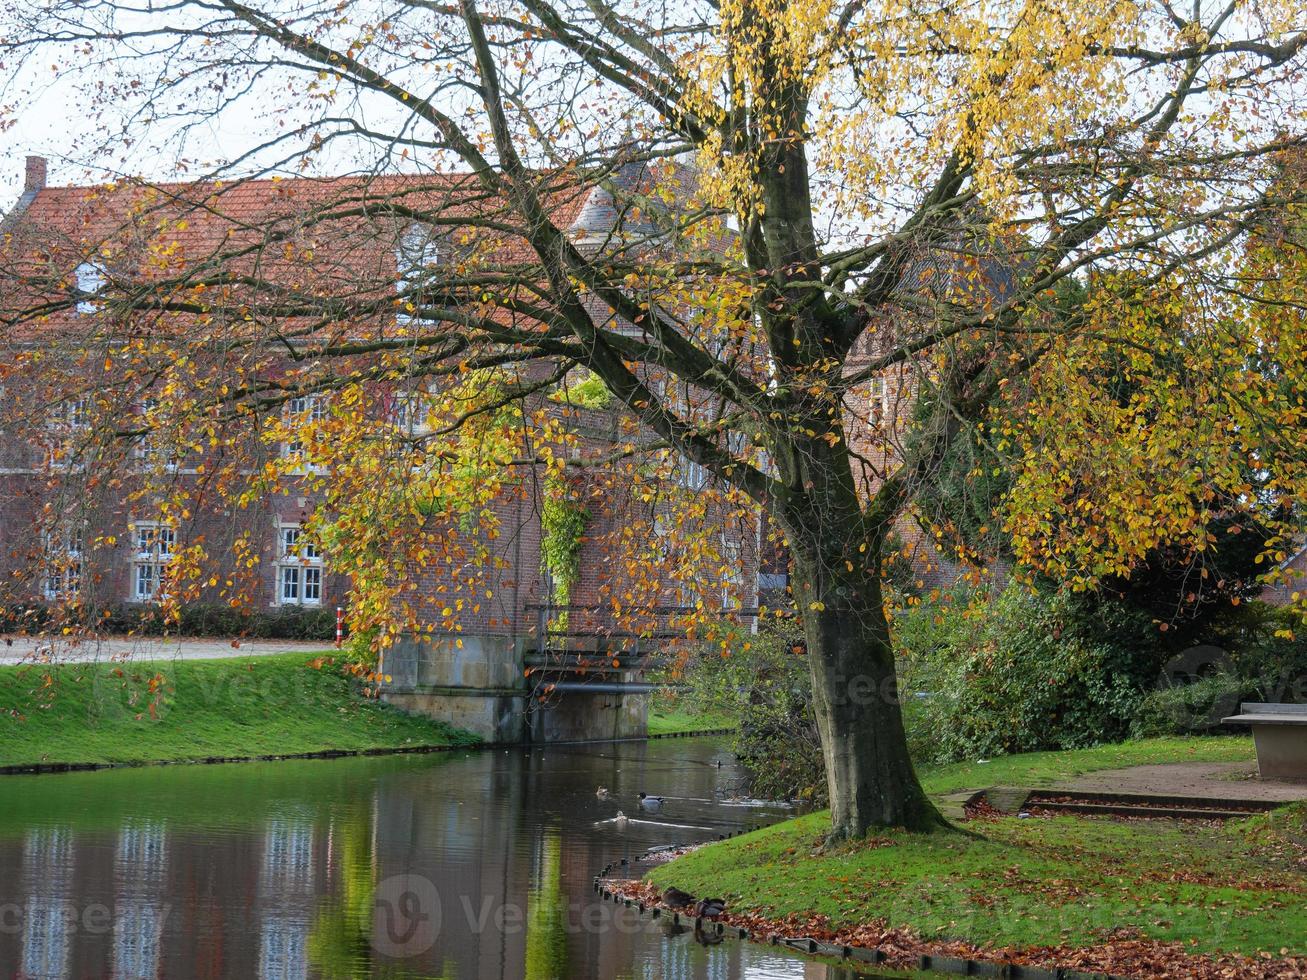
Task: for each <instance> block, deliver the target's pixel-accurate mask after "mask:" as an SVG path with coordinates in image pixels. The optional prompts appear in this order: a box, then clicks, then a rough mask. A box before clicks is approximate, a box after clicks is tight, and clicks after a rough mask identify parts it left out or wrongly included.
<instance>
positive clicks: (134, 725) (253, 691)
mask: <svg viewBox="0 0 1307 980" xmlns="http://www.w3.org/2000/svg"><path fill="white" fill-rule="evenodd" d="M0 731H2V732H3V735H4V737H3V738H0V765H29V764H33V763H107V762H144V761H155V760H169V761H175V760H188V759H204V758H208V757H212V756H222V757H247V756H258V755H289V754H296V753H303V752H320V751H325V750H342V751H361V750H364V749H374V748H401V747H412V746H419V745H451V744H454V745H458V744H469V743H470V742H474V741H476V739H475V738H474V737H472V736H469V735H467V734H466V733H462V732H458V731H455V730H454V729H451V728H449V727H448V726H446V725H442V724H438V723H435V722H430V721H427V720H426V719H423V718H416V717H413V716H411V715H406V714H404V713H403V712H400V711H397V710H395V709H393V708H390V707H388V706H386V705H383V704H379V703H378V702H376V701H374V700H369V699H367V698H364V697H362V696H361V695H360V694H359V693H358V692H357V690H356V689H355V685H354V684H353V683H352V682H351V680H350V679H349V678H348V677H346V676H345V675H344V674H342V673H341V671H340V669H339V668H338V667H337V666H335V665H333V664H331V663H329V662H327V661H324V660H323V659H322V658H321V657H310V656H309V655H307V654H286V655H283V656H260V657H248V658H247V657H232V658H229V659H223V660H194V661H184V660H179V661H157V662H146V661H135V660H133V661H128V662H124V663H99V664H63V665H60V666H57V667H53V668H51V667H45V666H40V665H24V666H18V667H4V668H0Z"/></svg>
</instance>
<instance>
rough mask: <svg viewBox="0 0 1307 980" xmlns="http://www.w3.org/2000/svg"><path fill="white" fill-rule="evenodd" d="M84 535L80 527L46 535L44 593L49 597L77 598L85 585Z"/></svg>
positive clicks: (42, 588)
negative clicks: (63, 532)
mask: <svg viewBox="0 0 1307 980" xmlns="http://www.w3.org/2000/svg"><path fill="white" fill-rule="evenodd" d="M84 541H85V536H84V532H83V530H82V529H81V528H80V527H74V528H71V529H69V530H68V531H67V533H65V534H62V535H59V534H49V533H47V534H46V535H45V580H44V582H43V583H42V586H41V592H42V594H43V595H44V596H45V598H47V599H50V600H60V599H71V598H75V597H76V596H77V594H78V592H79V591H80V590H81V588H82V549H83V547H84Z"/></svg>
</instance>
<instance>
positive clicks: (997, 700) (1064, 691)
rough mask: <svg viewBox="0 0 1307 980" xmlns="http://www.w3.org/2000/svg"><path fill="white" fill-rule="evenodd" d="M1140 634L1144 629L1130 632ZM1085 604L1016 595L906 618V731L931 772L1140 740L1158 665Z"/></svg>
mask: <svg viewBox="0 0 1307 980" xmlns="http://www.w3.org/2000/svg"><path fill="white" fill-rule="evenodd" d="M1117 625H1118V627H1121V628H1125V627H1133V626H1135V625H1137V624H1134V623H1133V621H1130V622H1127V623H1118V624H1117ZM1102 628H1103V627H1102V624H1101V623H1097V622H1096V621H1095V618H1094V617H1093V616H1089V615H1087V607H1086V604H1085V603H1084V602H1083V600H1081V599H1080V598H1078V597H1074V596H1070V595H1066V594H1061V593H1051V594H1049V593H1043V592H1039V591H1033V590H1030V589H1027V588H1025V587H1024V586H1021V585H1018V584H1015V583H1014V584H1010V585H1009V586H1008V587H1007V588H1005V589H1004V590H1003V591H1002V592H1000V593H999V594H998V595H997V596H995V597H993V598H992V599H991V598H990V597H989V596H988V595H986V594H985V593H983V592H977V593H972V594H963V595H962V596H960V597H959V598H958V600H957V601H956V602H955V603H954V604H953V605H952V606H946V605H943V604H941V603H938V602H926V603H923V604H921V605H919V606H916V607H914V608H911V609H909V610H905V611H902V612H900V613H898V614H897V615H896V616H895V618H894V637H895V644H896V648H897V651H898V653H899V654H900V656H901V658H902V659H901V670H902V674H903V677H902V684H901V689H902V690H903V692H904V698H905V709H904V720H905V724H906V725H907V728H908V734H909V739H910V741H911V743H912V746H913V751H914V754H915V756H916V757H917V758H918V760H919V761H925V762H931V763H941V762H952V761H957V760H960V759H975V758H983V757H990V756H995V755H1000V754H1003V753H1011V752H1031V751H1038V750H1043V749H1069V748H1084V747H1088V746H1091V745H1096V744H1099V743H1102V742H1111V741H1119V740H1120V739H1123V738H1125V737H1126V736H1127V735H1128V734H1129V732H1130V723H1131V721H1132V719H1133V718H1134V714H1135V711H1136V709H1137V707H1138V705H1139V701H1140V699H1141V697H1142V696H1143V689H1144V683H1143V681H1142V679H1141V674H1143V673H1145V672H1147V671H1148V670H1150V669H1152V668H1151V665H1152V664H1153V663H1154V662H1155V660H1156V657H1157V654H1156V653H1153V652H1149V651H1147V647H1146V644H1145V643H1143V642H1142V641H1141V640H1140V638H1139V637H1138V636H1137V635H1135V633H1136V631H1134V630H1133V629H1125V630H1124V633H1123V634H1122V635H1118V636H1113V635H1112V634H1110V633H1105V632H1101V630H1102Z"/></svg>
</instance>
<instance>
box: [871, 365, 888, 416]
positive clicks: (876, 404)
mask: <svg viewBox="0 0 1307 980" xmlns="http://www.w3.org/2000/svg"><path fill="white" fill-rule="evenodd" d="M868 387H869V391H868V393H867V414H868V415H870V416H871V419H872V421H877V420H879V419H883V418H887V417H888V416H889V384H888V382H887V381H886V380H885V377H884V375H877V376H876V377H874V378H872V379H871V383H870V385H869V386H868Z"/></svg>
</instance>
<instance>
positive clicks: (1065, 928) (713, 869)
mask: <svg viewBox="0 0 1307 980" xmlns="http://www.w3.org/2000/svg"><path fill="white" fill-rule="evenodd" d="M1251 754H1252V748H1251V740H1250V739H1247V738H1220V739H1156V740H1148V741H1144V742H1136V743H1130V744H1126V745H1121V746H1111V747H1107V748H1102V749H1088V750H1084V751H1080V752H1065V753H1038V754H1032V755H1027V756H1013V757H1010V758H1006V759H1000V760H994V761H993V762H990V763H987V764H980V765H977V764H975V763H970V764H966V765H960V766H950V767H947V768H944V769H940V770H937V771H935V772H933V773H931V774H929V775H928V776H927V778H926V779H925V783H926V785H927V788H928V789H929V790H930V791H931V792H933V793H937V794H939V793H948V792H953V791H957V790H961V789H967V788H976V787H983V786H985V785H994V784H999V783H1010V784H1016V785H1038V784H1041V783H1047V782H1050V781H1052V780H1054V779H1056V778H1058V777H1061V776H1065V775H1070V774H1072V773H1076V772H1087V771H1091V770H1094V769H1105V768H1116V767H1119V766H1123V765H1134V764H1138V763H1143V762H1164V761H1180V760H1183V759H1204V760H1227V759H1244V758H1249V757H1250V756H1251ZM827 820H828V815H827V814H826V813H824V812H823V813H816V814H811V815H808V816H804V817H800V818H798V819H796V820H791V821H787V822H785V823H782V824H778V825H776V826H773V827H770V828H767V829H764V830H761V831H757V832H755V833H752V834H748V835H745V836H743V837H738V838H735V839H732V840H729V841H725V842H723V843H718V844H712V845H709V846H707V847H704V848H702V849H700V850H698V851H694V852H692V853H690V854H688V855H686V856H684V857H681V858H678V859H677V860H675V861H672V862H671V863H669V864H667V865H664V866H662V867H660V868H657V869H655V870H654V871H653V872H651V873H650V876H649V877H650V880H651V881H652V882H653V883H654V884H656V885H657V886H658V887H659V888H662V887H666V886H668V885H675V886H677V887H679V888H682V889H684V890H686V891H688V892H690V893H691V894H695V895H704V894H706V893H712V894H714V895H717V894H722V895H724V897H726V898H727V899H728V901H729V902H730V905H731V908H732V909H733V910H734V911H738V912H744V913H749V912H752V913H757V914H761V915H764V916H767V917H769V918H783V917H785V916H789V915H797V916H802V917H807V916H809V915H812V914H814V913H815V914H817V915H822V916H826V917H828V918H829V920H830V924H831V926H832V927H833V928H836V929H839V928H852V927H856V926H859V925H866V924H871V923H879V924H882V925H886V926H890V927H897V928H907V929H911V930H914V931H916V932H917V933H918V934H919V935H920V936H921V937H922V938H923V939H927V940H945V939H947V940H962V941H965V942H970V943H975V944H977V945H980V946H984V947H989V948H992V949H998V948H1002V947H1017V948H1020V947H1031V946H1043V945H1049V946H1060V945H1068V946H1080V947H1085V946H1094V945H1096V944H1100V943H1102V942H1103V941H1104V940H1105V939H1106V938H1107V937H1109V936H1116V937H1121V936H1122V935H1127V934H1128V935H1131V936H1134V937H1137V938H1141V939H1152V940H1162V941H1167V940H1178V941H1180V942H1182V943H1183V944H1184V945H1185V947H1186V948H1187V949H1189V950H1191V951H1192V952H1196V953H1218V952H1232V953H1242V954H1246V955H1255V954H1257V953H1259V952H1267V953H1270V954H1273V955H1277V956H1278V955H1280V954H1281V951H1282V950H1286V949H1287V950H1288V951H1289V952H1291V953H1295V954H1304V953H1307V804H1299V805H1295V806H1293V807H1289V808H1285V809H1281V810H1279V811H1277V812H1276V813H1274V814H1270V815H1262V816H1257V817H1253V818H1250V819H1248V820H1241V821H1233V822H1230V823H1227V824H1225V825H1217V824H1209V823H1202V824H1195V823H1177V822H1173V821H1168V820H1147V821H1145V820H1136V821H1117V820H1104V819H1088V818H1079V817H1057V818H1032V819H1024V820H1023V819H1018V818H1016V817H1002V818H999V819H995V820H977V821H970V822H968V823H967V824H966V827H967V829H968V830H970V831H972V832H973V833H974V835H975V836H969V835H963V834H955V833H954V834H951V833H937V834H930V835H919V834H908V833H886V834H884V835H881V836H880V837H879V838H878V839H877V840H875V841H873V842H871V843H869V844H860V845H855V846H848V847H841V848H835V849H831V850H829V851H828V850H825V849H824V848H823V847H822V841H823V836H824V833H825V830H826V827H827ZM1114 930H1118V931H1115V932H1114ZM1119 930H1125V933H1122V932H1120V931H1119Z"/></svg>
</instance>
